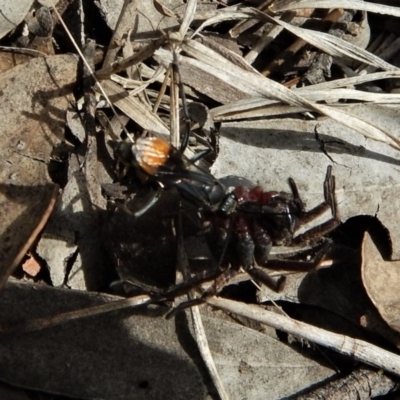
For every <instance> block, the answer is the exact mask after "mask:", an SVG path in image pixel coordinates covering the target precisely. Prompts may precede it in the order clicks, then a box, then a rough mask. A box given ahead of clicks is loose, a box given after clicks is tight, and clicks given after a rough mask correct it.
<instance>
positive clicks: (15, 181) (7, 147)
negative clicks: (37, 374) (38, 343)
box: [0, 56, 77, 287]
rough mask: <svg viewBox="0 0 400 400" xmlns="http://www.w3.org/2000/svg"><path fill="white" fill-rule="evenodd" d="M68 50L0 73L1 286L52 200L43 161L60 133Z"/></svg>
mask: <svg viewBox="0 0 400 400" xmlns="http://www.w3.org/2000/svg"><path fill="white" fill-rule="evenodd" d="M76 67H77V59H76V58H75V57H72V56H54V57H48V58H37V59H34V60H32V61H30V62H29V63H27V64H23V65H19V66H17V67H14V68H13V69H12V70H9V71H7V72H5V73H3V74H1V75H0V92H1V94H2V97H1V107H0V140H1V143H2V146H1V149H0V166H1V168H0V204H1V208H0V219H1V221H2V226H1V232H0V233H1V236H0V287H2V286H3V285H4V284H5V282H6V281H7V278H8V276H9V274H10V273H11V272H12V269H13V268H14V267H15V266H16V265H18V263H19V262H20V261H21V259H22V257H23V256H24V255H25V254H26V252H27V250H28V249H29V247H30V246H31V244H32V242H33V241H34V239H35V238H36V236H37V234H38V233H39V232H40V231H41V229H42V228H43V226H44V224H45V222H46V220H47V218H48V217H49V215H50V212H51V209H52V207H53V206H54V203H55V199H56V196H57V193H58V188H57V187H56V186H55V185H54V184H53V183H52V182H51V181H50V179H49V177H48V174H47V163H48V162H49V159H50V154H51V151H52V148H53V146H54V145H55V144H56V143H58V142H59V139H60V138H62V137H63V130H64V125H65V115H66V109H67V107H68V99H67V95H68V94H69V93H70V92H71V90H72V88H71V84H72V83H73V82H74V80H75V76H76Z"/></svg>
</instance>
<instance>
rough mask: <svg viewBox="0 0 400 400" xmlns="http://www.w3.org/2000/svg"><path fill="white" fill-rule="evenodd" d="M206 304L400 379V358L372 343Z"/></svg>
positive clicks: (241, 308)
mask: <svg viewBox="0 0 400 400" xmlns="http://www.w3.org/2000/svg"><path fill="white" fill-rule="evenodd" d="M207 303H208V304H211V305H212V306H215V307H219V308H222V309H223V310H225V311H228V312H231V313H234V314H237V315H241V316H243V317H246V318H249V319H252V320H254V321H257V322H259V323H261V324H266V325H268V326H271V327H273V328H275V329H280V330H283V331H285V332H288V333H290V334H292V335H294V336H296V337H301V338H304V339H306V340H309V341H311V342H314V343H316V344H319V345H321V346H325V347H328V348H330V349H332V350H335V351H337V352H339V353H341V354H345V355H347V356H350V357H353V358H354V359H356V360H358V361H361V362H364V363H366V364H368V365H372V366H374V367H377V368H381V369H383V370H384V371H387V372H390V373H393V374H395V375H397V376H400V356H398V355H397V354H394V353H391V352H389V351H387V350H383V349H381V348H380V347H378V346H375V345H373V344H371V343H368V342H364V341H362V340H358V339H353V338H350V337H348V336H344V335H340V334H337V333H332V332H329V331H326V330H324V329H321V328H317V327H315V326H312V325H309V324H306V323H304V322H300V321H296V320H294V319H291V318H288V317H285V316H283V315H279V314H276V313H274V312H272V311H267V310H264V309H262V308H261V307H258V306H253V305H248V304H244V303H240V302H237V301H233V300H227V299H223V298H215V297H214V298H211V299H207Z"/></svg>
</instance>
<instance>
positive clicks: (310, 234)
mask: <svg viewBox="0 0 400 400" xmlns="http://www.w3.org/2000/svg"><path fill="white" fill-rule="evenodd" d="M328 209H330V210H331V212H332V218H331V219H329V220H328V221H326V222H323V223H322V224H320V225H317V226H315V227H313V228H311V229H309V230H307V231H306V232H304V233H302V234H301V235H298V236H296V237H295V238H294V239H293V240H292V243H291V246H297V245H299V244H302V243H305V242H308V241H310V240H314V239H317V238H319V237H321V236H324V235H326V234H327V233H329V232H331V231H332V230H333V229H335V228H336V227H337V226H338V225H339V224H340V218H339V214H338V208H337V202H336V195H335V177H334V176H333V175H332V166H328V168H327V171H326V176H325V181H324V201H323V202H322V203H321V204H319V205H318V206H316V207H315V208H313V209H312V210H310V211H307V212H306V213H305V214H304V215H303V216H302V217H301V224H305V223H308V222H310V221H312V220H313V219H314V218H317V217H318V216H319V215H321V214H322V213H323V212H325V211H326V210H328Z"/></svg>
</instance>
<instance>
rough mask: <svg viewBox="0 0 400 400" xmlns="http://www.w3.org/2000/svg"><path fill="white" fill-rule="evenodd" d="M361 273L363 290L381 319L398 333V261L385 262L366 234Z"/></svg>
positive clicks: (399, 322) (399, 268)
mask: <svg viewBox="0 0 400 400" xmlns="http://www.w3.org/2000/svg"><path fill="white" fill-rule="evenodd" d="M361 272H362V279H363V283H364V287H365V290H366V291H367V293H368V295H369V297H370V299H371V301H372V302H373V303H374V305H375V306H376V308H377V309H378V311H379V313H380V314H381V316H382V318H383V319H384V320H385V321H386V322H387V323H388V324H389V326H390V327H391V328H393V329H395V330H396V331H398V332H400V295H399V282H400V261H385V260H384V259H383V258H382V256H381V253H380V252H379V250H378V249H377V247H376V246H375V244H374V242H373V241H372V239H371V236H370V235H369V233H368V232H367V233H365V235H364V241H363V247H362V266H361Z"/></svg>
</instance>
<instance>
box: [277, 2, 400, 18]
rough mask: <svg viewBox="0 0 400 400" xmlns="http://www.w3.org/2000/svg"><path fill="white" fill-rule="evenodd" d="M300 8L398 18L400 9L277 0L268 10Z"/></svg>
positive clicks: (352, 3)
mask: <svg viewBox="0 0 400 400" xmlns="http://www.w3.org/2000/svg"><path fill="white" fill-rule="evenodd" d="M300 8H328V9H330V8H346V9H348V10H360V11H369V12H372V13H377V14H384V15H393V16H394V17H400V8H398V7H392V6H385V5H383V4H372V3H368V2H366V1H363V0H334V1H331V0H278V1H276V2H275V3H274V4H273V5H272V6H271V7H270V10H271V11H273V12H281V11H288V10H296V9H300Z"/></svg>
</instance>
